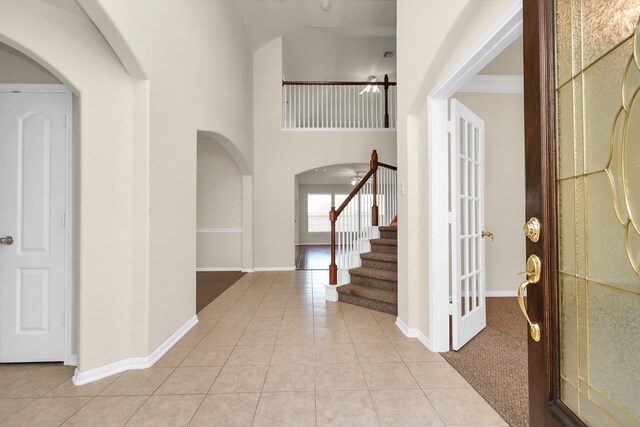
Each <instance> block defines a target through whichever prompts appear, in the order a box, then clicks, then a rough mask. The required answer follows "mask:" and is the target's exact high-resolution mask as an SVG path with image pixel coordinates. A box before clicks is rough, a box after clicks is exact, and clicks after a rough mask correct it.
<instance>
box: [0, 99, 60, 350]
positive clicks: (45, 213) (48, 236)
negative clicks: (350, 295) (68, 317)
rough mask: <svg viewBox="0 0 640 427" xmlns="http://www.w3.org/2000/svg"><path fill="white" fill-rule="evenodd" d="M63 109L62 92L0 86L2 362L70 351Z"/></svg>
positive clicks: (0, 296)
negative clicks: (67, 343) (10, 90)
mask: <svg viewBox="0 0 640 427" xmlns="http://www.w3.org/2000/svg"><path fill="white" fill-rule="evenodd" d="M66 112H67V95H66V94H64V93H0V180H1V182H0V188H1V190H2V192H1V194H0V204H1V206H0V237H4V238H5V239H4V241H3V244H0V274H1V276H0V277H1V278H2V284H1V286H0V298H1V308H2V313H1V317H0V319H1V320H0V321H1V322H2V323H1V325H0V334H1V337H0V338H1V340H0V362H33V361H62V360H63V359H64V356H65V328H64V319H65V313H64V309H65V288H66V286H65V274H66V271H65V259H66V254H65V250H66V247H65V246H66V239H65V226H66V224H65V222H66V218H65V213H66V191H65V187H66V184H65V183H66V149H67V147H66V144H67V137H66V129H65V127H66V118H65V115H66ZM8 236H11V239H12V240H13V241H12V242H11V240H9V239H8Z"/></svg>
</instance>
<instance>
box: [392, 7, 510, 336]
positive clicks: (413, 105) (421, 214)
mask: <svg viewBox="0 0 640 427" xmlns="http://www.w3.org/2000/svg"><path fill="white" fill-rule="evenodd" d="M512 4H514V0H485V1H474V0H431V1H422V0H397V6H398V23H397V28H398V30H397V43H398V58H397V64H398V82H400V83H401V84H398V151H397V155H398V163H397V164H398V183H399V185H400V187H401V188H402V187H403V186H404V189H405V191H404V194H403V192H402V191H400V197H399V200H398V203H399V205H398V219H399V224H398V317H399V318H400V320H401V321H402V322H404V323H405V324H406V325H407V326H408V327H409V328H412V329H417V330H418V331H420V332H421V333H422V334H424V335H425V337H426V338H427V339H430V337H431V330H430V322H429V311H428V307H429V294H428V286H429V283H428V275H427V272H428V266H427V262H425V260H427V259H428V256H429V253H428V243H429V240H428V239H429V236H428V234H427V225H428V220H429V207H428V206H427V199H428V193H427V178H428V173H429V171H428V170H427V167H426V164H427V144H428V141H427V135H428V129H427V117H428V110H427V108H426V106H425V103H426V101H427V95H428V93H429V92H430V91H431V90H433V88H434V87H435V86H436V84H437V83H438V82H439V81H440V79H442V77H443V76H445V75H446V74H447V73H448V72H450V70H452V69H453V67H455V65H456V64H458V63H459V62H460V61H461V60H462V58H463V57H464V55H466V54H467V53H468V52H469V51H470V50H471V49H472V48H473V47H474V46H475V45H477V44H478V42H479V41H480V39H481V38H482V37H483V36H485V35H486V34H487V33H488V31H489V30H490V28H491V27H492V26H494V25H496V23H497V21H498V20H499V19H500V17H501V16H503V14H504V13H505V12H506V11H507V9H508V8H509V7H510V6H511V5H512ZM442 185H445V186H446V185H447V183H446V182H443V183H442Z"/></svg>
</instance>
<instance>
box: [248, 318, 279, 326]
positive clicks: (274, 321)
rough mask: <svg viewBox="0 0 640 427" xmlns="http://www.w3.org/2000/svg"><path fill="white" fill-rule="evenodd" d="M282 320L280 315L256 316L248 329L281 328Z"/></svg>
mask: <svg viewBox="0 0 640 427" xmlns="http://www.w3.org/2000/svg"><path fill="white" fill-rule="evenodd" d="M281 322H282V320H281V319H280V318H278V317H254V318H253V319H251V321H250V322H249V324H248V325H247V329H280V323H281Z"/></svg>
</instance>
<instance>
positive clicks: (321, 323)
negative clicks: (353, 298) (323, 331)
mask: <svg viewBox="0 0 640 427" xmlns="http://www.w3.org/2000/svg"><path fill="white" fill-rule="evenodd" d="M313 327H314V328H340V329H346V328H347V324H346V323H344V319H343V318H342V315H340V317H337V316H336V317H327V316H322V317H320V316H316V317H314V318H313Z"/></svg>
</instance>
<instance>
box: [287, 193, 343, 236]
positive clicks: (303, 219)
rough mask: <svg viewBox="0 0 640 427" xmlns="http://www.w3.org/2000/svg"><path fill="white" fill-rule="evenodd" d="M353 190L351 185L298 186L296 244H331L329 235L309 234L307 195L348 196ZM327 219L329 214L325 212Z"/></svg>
mask: <svg viewBox="0 0 640 427" xmlns="http://www.w3.org/2000/svg"><path fill="white" fill-rule="evenodd" d="M352 190H353V187H352V186H351V185H309V184H298V192H297V194H298V195H299V200H298V204H297V206H296V209H297V225H298V227H297V229H298V238H297V240H296V243H298V244H303V245H305V244H306V245H309V244H320V245H328V244H331V233H309V231H307V230H308V229H309V221H308V217H307V196H308V195H309V194H350V193H351V191H352ZM327 219H329V212H327Z"/></svg>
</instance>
